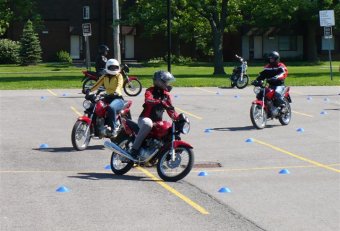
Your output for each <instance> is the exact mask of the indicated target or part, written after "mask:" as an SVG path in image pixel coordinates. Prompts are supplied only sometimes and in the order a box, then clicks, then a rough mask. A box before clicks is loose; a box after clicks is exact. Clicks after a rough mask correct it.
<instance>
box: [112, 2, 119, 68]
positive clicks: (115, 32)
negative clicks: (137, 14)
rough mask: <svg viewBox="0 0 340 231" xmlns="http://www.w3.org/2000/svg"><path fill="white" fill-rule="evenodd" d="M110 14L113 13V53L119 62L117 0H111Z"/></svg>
mask: <svg viewBox="0 0 340 231" xmlns="http://www.w3.org/2000/svg"><path fill="white" fill-rule="evenodd" d="M112 15H113V17H112V18H113V23H112V26H113V52H114V53H113V55H114V57H113V58H115V59H117V60H118V62H119V63H121V57H120V56H121V54H120V40H119V33H120V30H119V22H118V20H119V2H118V0H112Z"/></svg>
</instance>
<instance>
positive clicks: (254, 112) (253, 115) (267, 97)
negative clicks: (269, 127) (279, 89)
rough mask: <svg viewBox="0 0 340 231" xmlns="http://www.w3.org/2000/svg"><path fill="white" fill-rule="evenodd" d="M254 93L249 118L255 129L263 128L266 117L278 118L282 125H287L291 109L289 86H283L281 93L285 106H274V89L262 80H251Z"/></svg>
mask: <svg viewBox="0 0 340 231" xmlns="http://www.w3.org/2000/svg"><path fill="white" fill-rule="evenodd" d="M252 85H254V86H255V87H254V93H255V94H256V100H254V101H253V102H252V105H251V108H250V119H251V122H252V123H253V125H254V126H255V127H256V128H257V129H263V128H264V127H265V126H266V124H267V119H268V118H269V119H279V121H280V123H281V124H282V125H288V124H289V122H290V120H291V117H292V111H291V108H290V103H291V102H292V100H291V98H290V94H289V89H290V88H289V87H285V89H284V92H283V95H284V99H283V100H284V101H285V104H286V106H285V107H284V108H281V107H277V106H275V97H274V95H275V90H274V89H272V88H270V87H269V86H266V85H267V84H266V83H265V82H264V81H257V80H255V81H253V82H252Z"/></svg>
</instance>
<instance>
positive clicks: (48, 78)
mask: <svg viewBox="0 0 340 231" xmlns="http://www.w3.org/2000/svg"><path fill="white" fill-rule="evenodd" d="M234 65H238V64H237V63H226V64H225V71H226V73H227V75H220V76H213V75H212V73H213V67H212V65H211V64H207V63H194V64H190V65H172V73H173V74H174V76H175V77H176V82H175V83H174V84H173V85H174V86H180V87H193V86H197V87H202V86H211V87H217V86H229V84H230V83H229V79H228V78H227V77H228V76H229V75H230V73H231V72H232V69H233V66H234ZM286 65H287V67H288V71H289V75H288V78H287V80H286V85H290V86H340V72H339V65H340V61H335V62H333V63H332V65H333V80H331V79H330V69H329V62H320V63H318V64H309V63H302V62H291V63H289V62H288V63H286ZM143 66H144V67H131V68H130V75H136V76H138V78H139V79H140V80H141V82H142V84H143V86H145V87H147V86H150V85H151V84H152V74H153V73H154V72H155V71H156V70H166V69H167V65H165V64H160V65H143ZM262 68H263V63H249V68H248V74H249V76H250V78H251V80H253V79H255V78H256V76H257V75H258V73H259V72H260V71H261V70H262ZM82 70H85V68H84V67H75V66H69V65H66V64H59V63H43V64H39V65H37V66H27V67H24V66H18V65H0V90H13V89H56V88H81V86H82V83H81V79H82V77H83V74H82V73H81V71H82Z"/></svg>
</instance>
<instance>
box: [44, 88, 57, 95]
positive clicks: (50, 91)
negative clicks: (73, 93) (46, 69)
mask: <svg viewBox="0 0 340 231" xmlns="http://www.w3.org/2000/svg"><path fill="white" fill-rule="evenodd" d="M47 91H48V92H49V93H51V94H52V95H54V96H58V95H57V94H56V93H54V92H53V91H52V90H50V89H47Z"/></svg>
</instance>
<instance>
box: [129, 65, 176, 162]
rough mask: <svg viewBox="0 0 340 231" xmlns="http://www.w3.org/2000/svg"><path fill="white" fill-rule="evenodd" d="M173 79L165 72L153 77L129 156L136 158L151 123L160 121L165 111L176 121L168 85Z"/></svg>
mask: <svg viewBox="0 0 340 231" xmlns="http://www.w3.org/2000/svg"><path fill="white" fill-rule="evenodd" d="M173 81H175V77H174V76H173V75H172V74H171V73H170V72H167V71H157V72H155V74H154V76H153V84H154V86H153V87H150V88H148V89H146V91H145V101H144V104H143V107H144V109H143V111H142V113H141V114H140V116H139V118H138V126H139V132H138V134H137V136H136V139H135V141H134V143H133V146H132V150H131V155H132V156H133V157H134V158H137V156H138V154H139V149H140V147H141V145H142V142H143V140H144V139H145V137H146V136H147V135H148V134H149V132H150V131H151V129H152V126H153V122H157V121H162V117H163V112H164V111H165V110H166V112H167V113H168V115H169V116H170V118H171V119H173V120H177V119H178V117H179V114H178V113H177V112H176V111H175V108H174V107H173V106H172V103H171V98H170V91H171V88H172V87H171V86H170V83H171V82H173Z"/></svg>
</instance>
